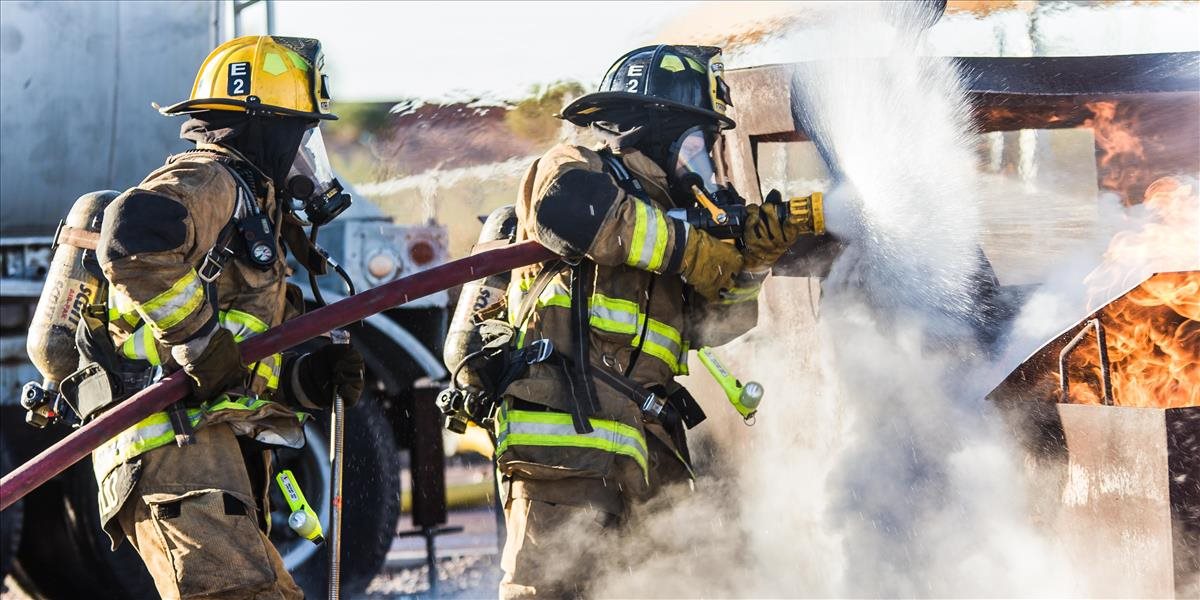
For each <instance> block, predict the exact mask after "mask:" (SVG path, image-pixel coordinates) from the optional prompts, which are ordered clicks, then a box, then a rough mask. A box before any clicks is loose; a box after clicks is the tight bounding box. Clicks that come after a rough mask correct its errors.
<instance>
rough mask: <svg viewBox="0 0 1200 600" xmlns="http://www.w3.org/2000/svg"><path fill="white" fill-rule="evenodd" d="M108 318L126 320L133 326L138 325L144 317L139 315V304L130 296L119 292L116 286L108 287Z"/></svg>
mask: <svg viewBox="0 0 1200 600" xmlns="http://www.w3.org/2000/svg"><path fill="white" fill-rule="evenodd" d="M108 320H109V321H110V322H111V321H125V322H126V323H128V324H129V325H130V326H132V327H137V325H138V323H140V322H141V320H142V317H141V316H140V315H138V312H137V305H136V304H134V303H133V300H130V299H129V296H126V295H125V294H122V293H121V292H118V291H117V290H116V289H115V288H114V287H112V286H109V287H108Z"/></svg>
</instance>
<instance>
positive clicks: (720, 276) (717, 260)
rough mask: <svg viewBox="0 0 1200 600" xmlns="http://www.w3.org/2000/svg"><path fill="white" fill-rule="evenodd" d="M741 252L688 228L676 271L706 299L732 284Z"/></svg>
mask: <svg viewBox="0 0 1200 600" xmlns="http://www.w3.org/2000/svg"><path fill="white" fill-rule="evenodd" d="M742 262H743V259H742V255H741V253H739V252H738V251H737V249H736V248H734V247H733V246H732V245H730V244H726V243H725V242H722V241H721V240H719V239H717V238H716V237H714V236H712V235H709V234H707V233H705V232H703V231H700V230H698V229H689V230H688V236H687V245H686V246H685V247H684V249H683V259H682V260H681V261H680V264H679V274H680V275H681V276H682V277H683V280H684V281H686V282H687V283H688V285H690V286H692V287H693V288H695V290H696V291H697V292H698V293H699V294H700V295H701V296H704V297H705V298H708V299H709V300H717V299H719V298H720V296H721V290H727V289H730V288H732V287H733V277H734V276H735V275H737V274H738V272H739V271H741V270H742Z"/></svg>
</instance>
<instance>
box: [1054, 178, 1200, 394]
mask: <svg viewBox="0 0 1200 600" xmlns="http://www.w3.org/2000/svg"><path fill="white" fill-rule="evenodd" d="M1197 191H1198V190H1197V186H1196V184H1195V182H1190V183H1185V182H1184V181H1183V180H1182V179H1180V178H1175V177H1164V178H1161V179H1159V180H1157V181H1155V182H1154V183H1152V184H1151V185H1150V186H1149V187H1148V188H1147V190H1146V201H1145V207H1146V209H1147V210H1149V211H1150V212H1151V214H1152V215H1153V216H1154V220H1153V221H1152V222H1149V223H1147V224H1146V225H1145V226H1144V227H1142V228H1141V229H1139V230H1137V231H1127V232H1122V233H1120V234H1118V235H1117V236H1115V237H1114V238H1113V241H1112V243H1111V244H1110V245H1109V248H1108V251H1107V252H1106V253H1105V263H1104V264H1103V265H1102V266H1101V267H1099V268H1097V269H1096V270H1095V271H1093V272H1092V273H1091V274H1089V275H1088V277H1087V278H1086V279H1085V282H1086V283H1087V284H1088V287H1089V290H1090V291H1092V292H1093V298H1096V297H1105V296H1107V294H1106V292H1108V291H1109V290H1112V289H1113V288H1114V287H1116V286H1122V285H1127V284H1126V283H1125V282H1126V280H1128V279H1134V280H1136V279H1142V278H1144V277H1145V276H1146V275H1147V274H1149V273H1152V272H1155V271H1159V273H1158V274H1156V275H1153V276H1152V277H1150V278H1149V279H1146V280H1145V281H1143V282H1142V283H1141V284H1140V285H1139V286H1138V287H1137V288H1135V289H1133V290H1132V291H1130V292H1128V293H1126V294H1125V295H1123V296H1122V297H1120V298H1119V299H1117V300H1116V301H1114V302H1112V303H1110V304H1108V305H1107V306H1105V307H1104V308H1102V309H1101V310H1100V311H1099V314H1098V315H1097V316H1098V318H1099V319H1100V322H1101V323H1102V324H1103V325H1104V329H1105V335H1106V338H1107V339H1106V344H1105V346H1106V349H1107V351H1108V363H1109V369H1110V373H1111V376H1110V380H1111V382H1112V388H1113V401H1114V404H1116V405H1119V406H1137V407H1158V408H1174V407H1181V406H1200V270H1197V269H1200V196H1198V195H1197ZM1185 269H1188V270H1185ZM1073 359H1074V360H1073V361H1072V367H1071V368H1070V369H1069V371H1068V372H1069V373H1070V374H1071V380H1072V383H1071V385H1070V388H1069V396H1070V401H1071V402H1075V403H1085V404H1097V403H1101V402H1102V401H1103V398H1101V396H1100V390H1101V389H1102V388H1101V385H1100V382H1101V377H1102V373H1101V368H1100V359H1099V346H1098V345H1097V341H1096V339H1095V338H1094V337H1089V338H1088V339H1087V340H1086V341H1085V342H1084V343H1082V344H1080V346H1079V347H1078V348H1077V349H1076V350H1075V351H1074V353H1073Z"/></svg>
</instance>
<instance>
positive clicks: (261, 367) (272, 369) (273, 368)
mask: <svg viewBox="0 0 1200 600" xmlns="http://www.w3.org/2000/svg"><path fill="white" fill-rule="evenodd" d="M282 360H283V356H282V355H280V354H272V355H271V356H268V357H266V358H264V359H262V360H260V361H259V362H258V366H256V367H255V368H254V374H255V375H257V376H258V377H262V378H263V379H266V380H267V388H268V389H272V390H274V389H278V388H279V367H280V363H281V362H282Z"/></svg>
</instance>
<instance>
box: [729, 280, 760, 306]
mask: <svg viewBox="0 0 1200 600" xmlns="http://www.w3.org/2000/svg"><path fill="white" fill-rule="evenodd" d="M760 290H762V284H761V283H758V284H755V285H751V286H747V287H734V288H733V289H729V290H725V291H724V292H722V293H721V301H720V303H721V304H739V303H741V302H749V301H750V300H757V299H758V292H759V291H760Z"/></svg>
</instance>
